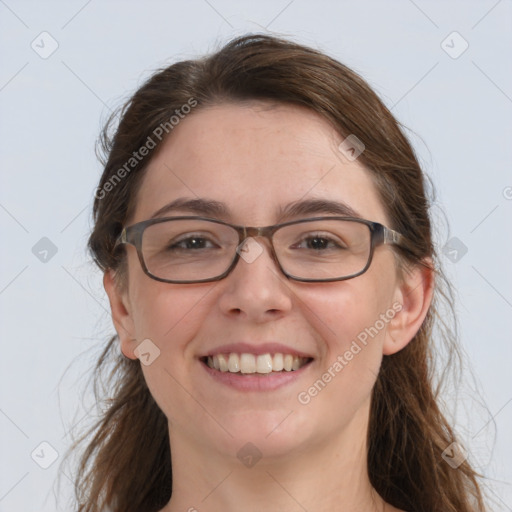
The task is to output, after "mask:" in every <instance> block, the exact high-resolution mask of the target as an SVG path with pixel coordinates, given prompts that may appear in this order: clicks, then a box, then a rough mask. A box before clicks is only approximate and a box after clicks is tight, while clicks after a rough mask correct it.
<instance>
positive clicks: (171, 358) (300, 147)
mask: <svg viewBox="0 0 512 512" xmlns="http://www.w3.org/2000/svg"><path fill="white" fill-rule="evenodd" d="M342 140H343V137H341V136H340V135H339V134H337V133H336V132H335V131H334V130H333V128H332V127H331V126H330V125H329V124H328V123H327V122H326V121H325V120H324V119H323V118H321V117H320V116H318V115H317V114H315V113H313V112H311V111H309V110H307V109H302V108H300V107H296V106H286V105H278V106H271V105H269V104H265V103H256V102H254V103H250V104H226V105H219V106H216V107H211V108H206V109H202V110H198V111H197V112H195V113H193V114H191V115H189V116H188V117H187V118H185V119H184V120H183V121H181V122H180V124H179V125H178V126H177V127H175V128H174V130H173V132H172V136H171V137H170V138H169V139H168V140H167V141H166V142H165V145H164V146H162V148H161V150H160V151H159V152H158V153H157V155H156V156H155V157H154V158H153V160H152V161H151V163H150V165H149V167H148V170H147V174H146V176H145V177H144V180H143V182H142V186H141V188H140V190H139V193H138V197H137V203H136V209H135V212H134V215H133V218H132V219H130V222H129V224H134V223H136V222H140V221H143V220H146V219H149V218H151V217H152V216H153V215H154V214H155V212H157V211H158V210H160V209H162V208H163V207H164V206H165V205H167V204H168V203H170V202H172V201H174V200H176V199H178V198H186V199H198V198H202V199H208V200H215V201H217V202H220V203H223V204H224V205H225V210H226V213H225V215H223V216H222V220H226V221H228V222H230V223H232V224H237V225H245V226H267V225H271V224H275V223H278V222H279V221H281V220H282V218H281V217H280V216H279V212H280V211H281V210H283V209H284V208H285V207H286V206H287V205H290V204H293V203H297V202H300V201H306V200H314V199H324V200H329V201H336V202H338V203H342V204H344V205H346V206H348V207H350V208H352V209H353V210H355V212H357V213H358V214H359V215H360V216H361V217H362V218H364V219H368V220H372V221H376V222H380V223H382V224H385V225H386V224H387V225H389V219H387V218H386V214H385V210H384V208H383V205H382V204H381V202H380V200H379V197H378V194H377V191H376V188H375V186H374V184H373V182H372V180H371V177H370V175H369V173H368V172H367V171H366V170H365V169H364V168H363V167H362V165H361V164H359V162H358V161H357V160H355V161H352V162H350V161H348V160H347V159H345V158H343V157H342V155H341V153H340V152H339V150H338V146H339V144H340V142H341V141H342ZM178 215H202V216H205V215H204V214H202V213H201V212H198V211H192V210H189V209H178V210H172V211H167V212H164V213H162V214H161V216H178ZM322 215H332V213H329V212H325V211H318V212H316V213H311V212H310V213H308V214H307V215H298V216H295V217H293V218H291V219H288V220H294V219H299V218H304V217H315V216H322ZM207 216H212V215H207ZM257 242H258V243H259V246H261V248H262V249H263V251H262V253H261V254H260V255H259V256H258V257H256V259H254V261H251V262H249V261H246V260H244V259H242V258H241V259H240V260H239V262H238V264H237V266H236V267H235V269H234V270H233V271H232V272H231V274H230V275H229V276H227V277H226V278H224V279H222V280H220V281H217V282H210V283H200V284H169V283H163V282H158V281H156V280H153V279H151V278H149V277H148V276H147V275H145V274H144V273H143V271H142V268H141V265H140V263H139V261H138V259H137V254H136V250H135V248H134V247H133V246H130V245H128V246H127V260H128V273H127V279H128V284H127V287H126V288H125V289H124V290H123V291H122V292H121V291H118V292H116V293H118V294H119V297H120V301H121V302H122V304H123V308H124V309H123V311H124V313H123V314H118V315H116V314H115V313H114V316H117V319H116V325H117V326H118V332H119V334H120V338H121V343H122V349H123V352H124V353H125V355H127V356H128V357H132V358H135V357H136V356H135V354H134V350H135V348H136V347H137V345H138V344H140V343H141V342H142V341H143V340H146V339H149V340H151V343H152V344H154V346H156V347H158V350H159V351H160V355H159V356H158V357H157V358H156V359H154V361H153V362H152V363H151V364H149V365H147V366H146V365H143V366H142V369H143V371H144V376H145V378H146V380H147V383H148V386H149V389H150V391H151V393H152V395H153V397H154V398H155V400H156V402H157V403H158V404H159V406H160V408H161V409H162V410H163V412H164V413H165V415H166V416H167V418H168V420H169V426H170V435H171V445H172V443H173V439H180V441H181V442H185V443H186V442H188V443H189V444H190V446H195V447H196V449H198V450H201V453H203V454H211V455H213V454H216V455H217V456H225V457H233V458H234V457H236V453H237V451H238V450H239V449H240V447H242V446H243V445H245V443H247V442H251V443H253V444H254V445H255V446H256V447H257V448H258V449H259V450H260V451H261V452H262V453H263V454H264V456H265V457H267V458H269V459H271V458H272V457H286V456H287V454H290V453H297V452H301V453H307V452H308V451H314V450H316V449H318V447H319V445H321V444H325V443H332V441H333V440H335V439H340V438H341V437H342V436H343V435H344V434H346V433H347V432H352V433H353V434H352V435H355V434H354V433H355V432H358V433H359V434H358V435H359V437H360V438H361V439H364V436H365V428H366V424H367V423H366V422H367V418H368V410H369V399H370V394H371V390H372V387H373V385H374V383H375V380H376V377H377V374H378V371H379V367H380V364H381V360H382V357H383V354H389V353H392V352H394V351H396V350H399V349H400V348H401V347H402V346H403V344H405V343H406V341H408V339H410V336H409V338H408V339H407V340H405V338H404V337H403V336H402V338H403V339H402V338H400V336H399V332H398V329H399V328H398V326H396V325H395V324H397V322H398V320H397V319H398V318H399V317H400V314H399V313H398V309H399V307H397V304H400V303H401V299H402V295H401V289H400V285H399V279H398V274H397V269H396V262H395V258H394V256H393V253H392V249H391V248H390V246H380V247H378V248H377V249H376V250H375V253H374V257H373V261H372V264H371V266H370V268H369V269H368V270H367V271H366V272H365V273H364V274H362V275H360V276H358V277H356V278H353V279H349V280H346V281H337V282H329V283H304V282H298V281H293V280H290V279H287V278H286V277H285V276H284V275H283V274H282V273H281V272H280V270H279V268H278V267H277V265H276V263H275V262H274V261H273V259H272V257H271V253H270V251H269V242H268V241H267V240H264V239H258V240H257ZM112 293H113V292H112V291H111V294H112ZM111 301H112V295H111ZM393 305H395V307H393ZM365 329H366V330H365ZM393 329H396V330H397V331H396V332H395V335H394V336H393V335H392V334H393V333H394V331H393ZM364 333H366V337H365V335H364ZM369 333H371V335H370V334H369ZM406 337H407V336H406ZM365 338H366V339H365ZM363 340H365V342H363ZM397 340H401V341H400V342H397ZM227 345H230V347H226V346H227ZM276 345H279V346H276ZM219 352H221V353H224V354H225V353H229V352H234V353H250V354H251V353H252V354H256V355H257V354H260V353H262V352H263V353H265V352H271V354H274V353H285V354H291V355H297V354H301V355H303V356H307V358H308V361H309V363H308V364H306V365H305V366H303V367H301V368H300V369H299V370H297V371H295V372H293V371H292V372H286V371H285V372H284V373H283V372H281V373H277V372H276V373H272V374H270V375H266V376H260V375H252V376H251V375H242V374H241V373H238V374H230V373H229V372H228V373H224V372H220V371H218V370H214V369H213V370H212V369H210V368H208V367H207V365H205V363H204V358H205V357H206V356H208V355H212V354H217V353H219ZM278 357H279V356H278ZM336 363H338V364H336ZM228 374H229V375H230V377H229V378H226V376H227V375H228ZM244 379H245V380H244ZM319 380H320V381H321V382H320V383H319ZM315 383H316V387H315ZM265 457H264V458H265Z"/></svg>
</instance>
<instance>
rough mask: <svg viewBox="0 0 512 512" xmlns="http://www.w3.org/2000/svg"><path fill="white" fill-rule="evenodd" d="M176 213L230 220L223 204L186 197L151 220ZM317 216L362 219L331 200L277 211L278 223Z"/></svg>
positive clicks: (305, 201)
mask: <svg viewBox="0 0 512 512" xmlns="http://www.w3.org/2000/svg"><path fill="white" fill-rule="evenodd" d="M177 211H180V212H190V213H193V214H197V215H204V216H207V217H214V218H221V219H228V218H232V215H231V213H230V210H229V208H228V207H227V206H226V204H225V203H222V202H220V201H216V200H214V199H208V198H195V199H194V198H186V197H179V198H178V199H174V200H173V201H171V202H170V203H168V204H166V205H165V206H163V207H162V208H160V209H159V210H157V211H156V212H155V213H154V214H153V215H152V216H151V218H152V219H155V218H157V217H162V216H164V215H167V214H169V213H174V212H177ZM318 214H320V215H339V216H342V217H355V218H358V219H361V218H362V217H361V215H360V214H359V213H358V212H357V211H356V210H354V209H353V208H352V207H351V206H349V205H347V204H345V203H342V202H339V201H333V200H331V199H303V200H299V201H294V202H292V203H289V204H287V205H286V206H284V207H280V208H279V209H278V211H277V217H278V222H283V221H286V220H289V219H292V218H295V217H300V216H308V215H318Z"/></svg>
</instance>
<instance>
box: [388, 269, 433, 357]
mask: <svg viewBox="0 0 512 512" xmlns="http://www.w3.org/2000/svg"><path fill="white" fill-rule="evenodd" d="M425 263H426V264H427V266H423V265H416V266H415V267H413V268H411V269H409V270H407V271H405V272H404V276H403V278H402V279H401V281H400V283H399V284H398V285H397V286H398V287H397V293H396V297H395V299H396V301H397V302H398V303H399V304H400V305H401V308H400V310H399V311H398V312H397V314H396V315H395V317H394V318H393V319H392V320H391V322H390V323H389V324H388V326H387V331H386V337H385V340H384V345H383V354H384V355H391V354H395V353H396V352H399V351H400V350H402V349H403V348H404V347H405V346H406V345H407V344H408V343H409V342H410V341H411V340H412V339H413V338H414V336H415V335H416V333H417V332H418V331H419V329H420V327H421V325H422V324H423V321H424V320H425V317H426V316H427V313H428V310H429V307H430V304H431V302H432V296H433V292H434V270H433V267H432V261H431V260H430V259H428V260H426V261H425Z"/></svg>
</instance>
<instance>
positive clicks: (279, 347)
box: [200, 342, 313, 359]
mask: <svg viewBox="0 0 512 512" xmlns="http://www.w3.org/2000/svg"><path fill="white" fill-rule="evenodd" d="M231 353H234V354H254V355H255V356H257V355H261V354H291V355H293V356H298V357H307V358H311V359H313V356H312V355H311V354H307V353H306V352H302V351H301V350H297V349H295V348H292V347H289V346H286V345H283V344H281V343H274V342H265V343H258V344H252V343H228V344H226V345H220V346H218V347H215V348H212V349H210V350H208V352H206V353H204V354H203V355H202V356H200V357H207V356H216V355H218V354H231Z"/></svg>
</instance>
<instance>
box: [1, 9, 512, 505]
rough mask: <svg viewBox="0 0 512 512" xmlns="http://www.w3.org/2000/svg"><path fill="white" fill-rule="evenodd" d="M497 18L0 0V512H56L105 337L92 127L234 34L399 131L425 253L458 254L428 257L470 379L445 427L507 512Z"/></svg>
mask: <svg viewBox="0 0 512 512" xmlns="http://www.w3.org/2000/svg"><path fill="white" fill-rule="evenodd" d="M511 15H512V3H511V1H510V0H501V1H495V0H491V1H487V0H485V1H483V0H482V1H472V2H470V1H460V2H455V1H447V2H439V1H436V2H434V1H432V2H427V1H425V0H415V1H414V2H413V1H412V0H394V1H389V0H388V1H386V2H381V1H379V2H377V1H376V2H370V1H360V2H357V1H345V2H343V1H334V0H333V1H328V0H316V1H308V0H295V1H290V0H282V1H281V0H280V1H272V2H271V1H268V0H267V1H259V2H249V1H247V0H244V1H238V2H235V1H234V0H208V1H207V0H192V1H184V0H182V1H175V2H163V1H161V2H159V1H146V2H135V1H103V2H101V1H99V0H92V1H88V2H86V1H83V0H80V1H68V2H29V1H23V2H22V1H15V0H5V1H3V0H0V29H1V33H0V49H1V55H2V65H1V67H0V151H1V166H2V181H1V188H0V230H1V234H2V244H1V246H0V247H1V248H0V251H1V261H2V264H1V266H0V308H1V319H0V332H1V347H2V350H1V357H0V383H1V388H0V433H1V436H0V460H1V468H0V511H4V512H6V511H9V512H11V511H35V510H37V511H40V512H46V511H54V510H57V506H56V504H55V500H54V497H53V490H52V486H53V483H54V480H55V478H56V476H57V472H58V468H59V464H60V462H61V461H62V455H63V453H64V452H65V450H66V449H67V447H68V446H69V442H70V437H69V435H68V432H69V429H70V427H71V426H72V425H73V424H74V423H76V422H78V421H80V420H81V419H82V417H83V415H84V409H83V408H82V406H81V405H80V398H79V397H80V394H81V390H82V389H83V386H84V379H85V378H86V377H87V373H88V371H89V367H90V365H91V364H92V362H93V361H94V357H95V355H97V353H98V350H99V348H100V347H101V344H102V343H104V341H105V339H106V337H107V336H108V334H109V333H111V332H113V330H112V327H111V323H110V319H109V316H108V305H107V303H106V298H105V295H104V293H103V290H102V287H101V276H100V274H99V272H98V271H97V270H95V268H94V266H93V265H92V264H91V263H90V259H89V257H88V255H87V254H86V251H85V244H86V240H87V236H88V232H89V229H90V225H91V222H90V218H91V215H90V214H91V204H92V197H93V192H94V189H95V186H96V184H97V181H98V178H99V176H100V172H101V168H100V165H99V164H98V162H97V161H96V158H95V155H94V141H95V139H96V137H97V135H98V133H99V129H100V126H101V123H102V122H103V121H104V120H105V118H106V116H107V115H108V113H109V111H110V110H111V109H113V108H115V107H116V106H118V105H119V104H120V102H121V101H122V100H123V99H126V98H127V97H128V95H129V94H130V93H131V92H133V91H134V90H135V88H136V87H137V86H138V85H140V84H141V82H142V80H143V79H144V78H146V77H147V76H148V75H149V74H150V73H151V71H152V70H154V69H156V68H157V67H160V66H162V65H165V64H168V63H170V62H173V61H176V60H180V59H183V58H189V57H194V56H196V55H198V54H202V53H204V52H206V51H209V50H213V49H215V48H216V45H217V44H218V43H223V42H226V41H227V40H228V39H230V38H231V37H233V36H235V35H240V34H242V33H244V32H247V31H253V32H254V31H257V32H264V31H270V32H274V33H277V34H280V35H285V36H286V35H288V36H291V37H293V38H295V39H296V40H297V41H299V42H302V43H305V44H308V45H311V46H314V47H317V48H319V49H322V50H324V51H326V52H328V53H330V54H331V55H333V56H335V57H336V58H338V59H339V60H341V61H342V62H344V63H345V64H347V65H349V66H351V67H352V68H353V69H355V70H356V71H358V72H359V73H361V74H362V75H363V77H365V78H366V79H367V80H368V81H369V83H370V84H371V85H372V86H373V87H374V88H375V89H376V91H377V92H378V93H379V94H380V96H381V97H382V98H383V100H384V101H385V103H386V104H387V105H388V106H389V107H392V112H393V113H394V114H395V115H396V116H397V118H398V119H399V120H400V121H401V122H402V123H404V124H405V125H406V126H407V127H409V128H410V130H412V132H408V134H409V136H410V137H411V140H412V142H413V144H414V146H415V148H416V150H417V153H418V155H419V157H420V160H421V162H422V164H423V166H424V169H425V171H426V172H427V173H428V174H429V175H430V176H431V177H432V179H433V181H434V184H435V187H436V190H437V197H436V203H435V207H434V210H433V214H434V218H435V220H436V223H437V224H438V228H437V243H438V248H439V251H440V252H441V253H442V250H443V247H444V246H445V244H446V243H447V242H448V240H450V239H452V238H453V237H456V238H457V239H458V241H457V240H456V241H455V242H454V241H453V240H452V241H451V242H450V243H449V246H448V247H449V248H448V249H446V253H447V255H446V256H443V258H442V259H443V262H444V264H445V267H446V271H447V272H448V273H449V275H450V276H451V277H452V279H453V282H454V284H455V287H456V289H457V292H458V305H457V309H458V312H459V321H460V336H461V340H462V343H463V346H464V348H465V351H466V352H467V358H468V364H470V365H471V366H472V368H473V371H474V374H475V382H472V381H471V377H467V378H466V380H467V384H468V385H469V386H470V387H469V388H468V389H467V390H466V391H464V390H463V389H462V388H461V389H459V392H461V395H460V396H459V397H462V398H461V402H460V406H459V408H458V410H457V416H458V417H460V418H461V419H460V420H459V422H460V424H459V430H460V431H461V435H462V438H463V439H464V441H465V442H466V447H467V448H468V449H469V452H470V457H471V458H472V460H473V462H474V463H475V465H476V466H477V467H478V469H479V470H480V471H481V472H482V473H484V474H485V475H486V476H488V477H489V478H490V481H489V487H490V491H489V492H490V493H491V495H493V497H494V500H495V501H496V505H494V506H493V510H504V511H511V510H512V490H511V484H510V482H512V463H511V459H512V439H511V432H512V403H511V401H512V371H511V369H510V364H511V361H512V358H511V355H512V348H511V345H512V344H511V341H512V340H511V335H510V330H511V327H512V321H511V318H512V315H511V313H512V286H511V284H512V271H511V261H512V258H511V256H512V237H511V226H512V215H511V213H512V173H511V163H512V145H511V141H512V116H511V114H512V99H511V98H512V70H511V66H510V63H511V60H510V58H511V54H512V52H511V49H512V48H511V47H512V31H511V30H510V26H511V25H510V23H511V17H512V16H511ZM44 31H46V32H48V33H49V34H50V36H48V35H40V34H41V33H42V32H44ZM454 31H456V32H458V34H460V36H459V35H457V34H453V32H454ZM54 41H55V42H54ZM443 41H444V43H443ZM466 42H467V44H468V45H469V46H468V48H467V49H466V51H464V52H463V53H461V51H462V50H463V49H464V47H465V44H466ZM31 44H32V45H33V47H34V49H33V48H32V47H31ZM52 44H53V45H55V44H58V48H57V49H56V51H55V52H54V53H53V54H51V55H50V56H48V55H47V53H49V52H50V50H51V49H52ZM36 50H37V51H36ZM460 53H461V54H460ZM450 54H451V55H450ZM459 54H460V55H459ZM41 55H42V56H44V57H47V58H42V56H41ZM454 57H457V58H454ZM443 212H444V213H445V214H446V218H447V219H448V221H449V229H448V228H447V224H446V220H445V219H444V217H443ZM43 237H47V238H48V239H49V240H51V242H52V244H54V246H55V247H56V249H57V253H56V254H55V255H53V256H52V252H51V248H50V249H49V246H48V242H47V241H43V242H39V241H40V239H41V238H43ZM38 242H39V243H40V244H42V245H36V244H37V243H38ZM45 244H46V245H45ZM457 244H459V245H458V246H457ZM461 244H464V246H462V245H461ZM35 245H36V249H34V252H35V254H34V252H33V247H34V246H35ZM464 247H466V248H467V253H466V254H463V253H464ZM461 248H462V250H461ZM45 250H49V251H50V252H48V253H45V252H44V251H45ZM454 251H455V252H454ZM40 258H43V259H44V258H46V259H47V261H46V262H44V261H40ZM456 258H458V261H457V262H453V261H451V260H453V259H456ZM84 351H87V352H86V353H85V355H83V353H84ZM66 370H67V372H66V373H64V372H65V371H66ZM474 389H479V390H480V391H481V393H482V400H483V401H482V400H477V401H475V400H473V398H475V397H476V398H478V394H477V393H475V391H474ZM446 400H447V402H450V400H453V396H451V397H450V396H447V397H446ZM89 403H90V400H89ZM85 407H87V404H86V406H85ZM451 411H453V408H452V409H451ZM461 412H463V413H464V414H461ZM82 421H83V424H84V425H85V424H86V422H87V420H82ZM41 442H47V443H49V445H51V447H52V448H51V447H49V446H48V445H43V446H40V443H41ZM52 449H54V450H56V452H58V454H59V456H58V458H57V460H56V461H55V462H54V463H53V464H52V465H51V466H50V467H49V468H48V469H43V468H42V467H40V465H45V464H49V463H50V462H51V461H52V456H53V452H52ZM34 450H35V452H34ZM33 452H34V453H33ZM31 453H33V458H32V457H31ZM507 482H508V483H507ZM63 488H64V489H63V494H64V495H65V494H66V493H67V492H68V491H69V481H68V480H67V477H64V478H63ZM60 509H62V510H69V508H66V506H65V505H62V506H61V508H60ZM60 509H59V510H60Z"/></svg>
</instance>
